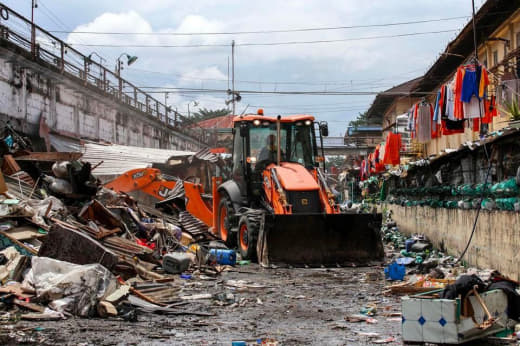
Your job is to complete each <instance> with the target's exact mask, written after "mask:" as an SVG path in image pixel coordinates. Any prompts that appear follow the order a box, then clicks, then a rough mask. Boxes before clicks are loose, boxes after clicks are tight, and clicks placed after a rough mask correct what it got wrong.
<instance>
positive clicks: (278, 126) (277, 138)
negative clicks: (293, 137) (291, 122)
mask: <svg viewBox="0 0 520 346" xmlns="http://www.w3.org/2000/svg"><path fill="white" fill-rule="evenodd" d="M281 119H282V116H281V115H278V116H277V117H276V165H277V166H280V161H281V158H282V150H281V148H280V143H281V139H280V120H281Z"/></svg>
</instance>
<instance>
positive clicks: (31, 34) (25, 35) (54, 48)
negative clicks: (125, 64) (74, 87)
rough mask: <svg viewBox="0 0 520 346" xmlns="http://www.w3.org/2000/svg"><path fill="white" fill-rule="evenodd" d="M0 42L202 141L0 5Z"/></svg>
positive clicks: (140, 94)
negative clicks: (22, 51) (21, 50)
mask: <svg viewBox="0 0 520 346" xmlns="http://www.w3.org/2000/svg"><path fill="white" fill-rule="evenodd" d="M0 41H3V42H9V43H11V44H14V45H15V46H16V47H19V48H21V49H23V50H24V51H26V52H28V53H30V56H31V58H32V60H34V61H36V62H39V63H44V64H46V65H48V66H47V67H50V68H51V69H53V70H55V71H56V72H58V73H61V74H63V75H66V76H67V77H71V78H72V79H76V80H77V81H78V82H79V83H82V84H83V85H84V86H85V87H93V88H95V89H96V90H97V91H99V92H102V93H104V94H105V95H106V96H108V97H111V98H112V99H114V100H117V101H119V102H121V103H123V104H125V105H126V106H128V107H130V108H133V109H135V110H137V111H139V112H142V113H146V114H148V115H149V116H152V117H154V118H155V119H157V120H159V121H160V122H162V123H164V124H165V125H166V126H167V127H170V128H171V129H172V130H173V129H175V131H177V132H180V133H183V134H185V135H187V136H190V137H192V138H194V139H195V140H199V141H200V140H201V138H204V137H205V134H204V131H202V130H198V129H186V128H182V129H181V128H178V127H176V125H177V124H176V120H177V116H180V115H179V114H178V113H177V112H175V111H172V110H171V109H170V107H169V106H166V105H165V104H163V103H161V102H160V101H158V100H157V99H155V98H153V97H152V96H151V95H149V94H147V93H146V92H145V91H143V90H141V89H139V88H138V87H137V86H135V85H134V84H132V83H130V82H129V81H127V80H125V79H123V78H121V77H120V76H119V75H118V74H117V73H115V72H112V71H110V70H108V69H107V68H106V67H105V66H103V65H101V64H99V63H97V62H96V61H94V60H92V59H90V58H89V57H88V56H85V55H83V54H82V53H81V52H79V51H77V50H76V49H74V48H73V47H71V46H70V45H68V44H67V43H65V42H63V41H62V40H61V39H59V38H58V37H56V36H54V35H53V34H51V33H49V32H48V31H46V30H44V29H43V28H41V27H39V26H38V25H36V24H33V23H31V21H29V19H27V18H25V17H23V16H22V15H20V14H19V13H17V12H15V11H13V10H12V9H11V8H9V7H7V6H6V5H4V4H3V3H0Z"/></svg>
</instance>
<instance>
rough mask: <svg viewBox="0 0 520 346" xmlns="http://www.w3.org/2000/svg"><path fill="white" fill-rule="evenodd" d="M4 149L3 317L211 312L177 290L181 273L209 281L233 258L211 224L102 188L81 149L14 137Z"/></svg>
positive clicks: (0, 199) (0, 226)
mask: <svg viewBox="0 0 520 346" xmlns="http://www.w3.org/2000/svg"><path fill="white" fill-rule="evenodd" d="M20 150H22V152H20ZM3 154H4V155H3V160H2V170H1V172H0V298H1V299H0V301H1V303H0V311H1V312H3V318H4V319H7V320H16V319H18V318H22V319H29V320H35V319H39V320H42V319H51V320H52V319H62V318H66V317H68V316H81V317H91V316H100V317H108V316H120V317H122V318H124V319H127V320H136V316H137V313H138V312H140V311H146V312H156V313H161V314H193V315H200V316H208V315H212V313H211V312H208V311H203V310H201V309H200V307H197V308H196V309H186V308H183V309H180V308H178V306H180V305H186V303H187V302H189V301H190V300H196V299H198V298H197V297H193V295H189V296H185V295H184V296H183V295H182V293H181V292H182V288H183V287H182V286H183V285H182V282H185V281H186V280H187V279H190V278H193V277H199V278H201V279H206V280H207V279H210V280H211V279H212V278H215V277H217V276H218V275H219V274H220V273H221V272H222V271H224V270H227V269H229V265H230V264H231V265H232V264H234V263H235V261H236V255H235V252H234V251H233V250H227V248H226V247H225V246H224V245H223V244H221V243H220V242H218V241H216V239H215V237H214V236H213V235H212V234H211V233H209V232H208V231H207V228H206V229H203V230H201V229H196V228H194V227H192V226H193V222H194V220H193V218H190V217H188V216H187V215H185V213H183V212H182V211H180V213H179V214H177V215H169V214H164V213H163V212H161V211H159V210H157V209H155V208H153V207H149V206H146V205H140V204H139V203H138V202H137V201H136V200H135V199H134V198H132V197H131V196H129V195H127V194H124V193H115V192H114V191H111V190H108V189H105V188H103V187H102V185H101V184H100V182H99V181H98V180H97V179H96V178H95V177H94V176H93V175H92V171H93V169H95V167H93V166H91V164H89V163H85V162H82V161H79V156H80V154H78V155H76V154H74V153H30V152H28V151H27V148H25V147H24V148H20V147H17V146H14V145H12V146H11V147H10V148H7V149H6V148H4V153H3ZM56 159H58V160H57V161H55V160H56ZM210 296H211V295H210ZM210 298H211V297H210ZM1 312H0V313H1Z"/></svg>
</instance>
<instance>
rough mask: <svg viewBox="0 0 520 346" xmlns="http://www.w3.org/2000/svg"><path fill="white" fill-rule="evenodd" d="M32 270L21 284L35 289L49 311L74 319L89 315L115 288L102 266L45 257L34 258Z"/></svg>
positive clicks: (111, 278) (112, 278) (106, 270)
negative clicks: (65, 313) (46, 302)
mask: <svg viewBox="0 0 520 346" xmlns="http://www.w3.org/2000/svg"><path fill="white" fill-rule="evenodd" d="M31 263H32V267H31V269H30V270H29V272H28V273H27V275H26V276H25V279H24V282H23V285H26V286H27V285H28V286H30V287H33V288H34V289H35V290H36V295H37V296H38V298H39V299H41V300H43V301H50V302H53V303H51V306H52V308H54V309H56V310H57V311H59V312H68V313H71V314H73V315H76V316H82V317H87V316H92V315H93V314H94V311H95V309H96V306H97V303H98V301H99V300H101V299H102V298H104V297H106V296H108V295H109V294H111V293H112V292H113V291H114V290H115V289H116V286H117V283H116V280H115V278H114V276H113V275H112V273H110V271H108V269H106V268H105V267H103V266H102V265H101V264H97V263H96V264H86V265H78V264H72V263H69V262H64V261H59V260H55V259H52V258H47V257H37V256H33V257H32V260H31Z"/></svg>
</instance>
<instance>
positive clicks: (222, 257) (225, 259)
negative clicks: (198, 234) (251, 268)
mask: <svg viewBox="0 0 520 346" xmlns="http://www.w3.org/2000/svg"><path fill="white" fill-rule="evenodd" d="M209 254H210V255H211V256H212V257H213V258H214V259H215V261H216V262H217V263H218V264H224V265H230V266H234V265H235V264H236V263H237V254H236V252H235V251H233V250H225V249H210V250H209Z"/></svg>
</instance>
